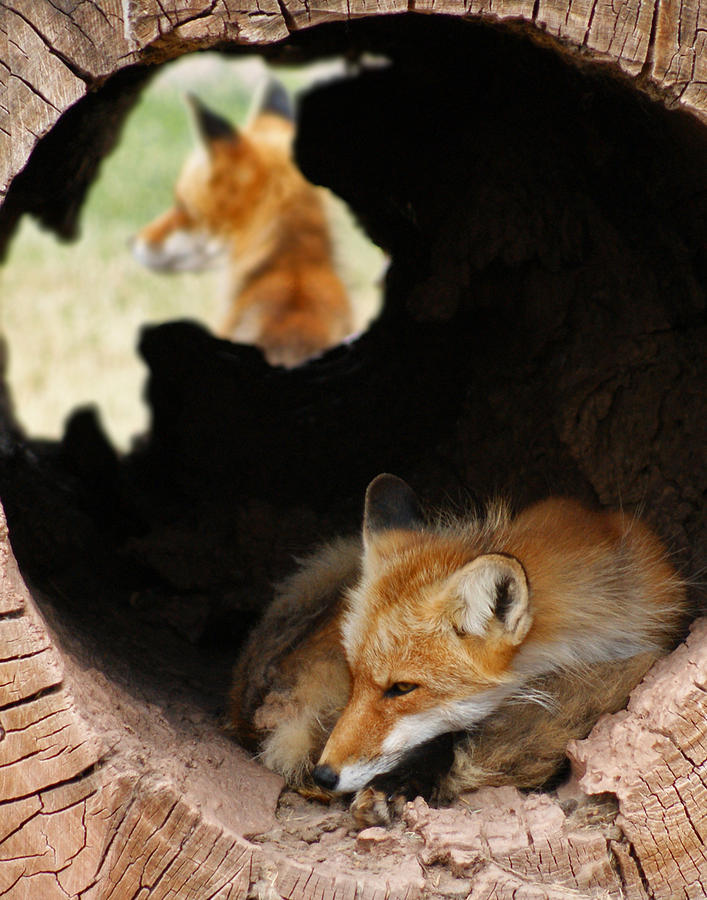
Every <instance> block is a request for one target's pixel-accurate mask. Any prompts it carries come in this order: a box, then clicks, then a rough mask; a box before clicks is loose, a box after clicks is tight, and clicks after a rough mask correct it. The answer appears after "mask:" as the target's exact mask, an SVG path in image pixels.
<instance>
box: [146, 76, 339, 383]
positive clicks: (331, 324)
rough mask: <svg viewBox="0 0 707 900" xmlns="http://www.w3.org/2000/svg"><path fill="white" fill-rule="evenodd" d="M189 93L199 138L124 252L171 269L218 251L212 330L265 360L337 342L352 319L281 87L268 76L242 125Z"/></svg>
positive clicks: (286, 358)
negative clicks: (218, 315)
mask: <svg viewBox="0 0 707 900" xmlns="http://www.w3.org/2000/svg"><path fill="white" fill-rule="evenodd" d="M190 102H191V106H192V108H193V112H194V118H195V121H196V126H197V132H198V137H199V143H200V146H199V147H198V148H197V149H196V150H195V151H194V153H193V154H192V155H191V156H190V157H189V158H188V159H187V160H186V162H185V163H184V166H183V168H182V171H181V173H180V175H179V177H178V179H177V183H176V187H175V204H174V206H173V207H172V208H171V209H169V210H167V212H165V213H163V214H162V215H161V216H158V218H156V219H155V220H154V221H153V222H150V223H149V224H148V225H146V226H145V227H144V228H142V229H141V230H140V231H139V232H138V234H137V235H136V237H135V238H134V240H133V243H132V250H133V254H134V255H135V257H136V258H137V259H138V261H139V262H141V263H143V265H146V266H148V267H149V268H152V269H157V270H160V271H173V272H174V271H180V272H184V271H201V270H203V269H206V268H209V267H211V266H213V265H216V264H219V263H221V262H222V261H224V260H225V263H226V265H227V293H228V309H227V313H226V316H225V319H224V321H223V323H222V325H221V327H220V329H219V333H220V334H221V336H223V337H225V338H229V339H231V340H233V341H238V342H240V343H245V344H255V345H256V346H258V347H260V348H261V349H262V351H263V353H264V355H265V358H266V359H267V361H268V362H269V363H270V364H271V365H282V366H287V367H291V366H295V365H299V364H300V363H302V362H304V361H305V360H307V359H309V358H311V357H312V356H316V355H317V354H319V353H321V352H322V351H323V350H326V349H327V348H329V347H333V346H335V345H336V344H338V343H340V342H341V341H342V340H344V338H346V337H347V336H348V335H349V334H351V332H352V330H353V325H352V309H351V303H350V299H349V296H348V294H347V291H346V289H345V288H344V285H343V283H342V282H341V280H340V278H339V276H338V274H337V273H336V271H335V267H334V262H333V248H332V240H331V235H330V229H329V222H328V219H327V213H326V209H325V206H324V202H323V199H322V191H321V189H319V188H316V187H315V186H314V185H312V184H310V183H309V182H308V181H306V179H305V178H304V176H303V175H302V174H301V172H300V171H299V169H298V168H297V166H296V165H295V163H294V161H293V158H292V143H293V139H294V133H295V132H294V123H293V120H292V117H291V112H290V110H289V99H288V97H287V94H286V93H285V90H284V88H283V87H282V86H281V85H280V84H279V83H278V82H276V81H274V80H273V81H272V82H271V84H270V87H269V89H268V90H267V91H266V93H265V97H264V100H263V102H262V104H261V106H260V108H259V111H258V112H257V113H256V114H255V115H254V116H252V117H251V122H250V124H249V125H247V126H246V127H245V128H244V129H243V130H241V131H239V130H237V129H236V128H235V127H233V126H232V125H231V124H230V123H229V122H227V121H226V120H225V119H222V118H221V117H220V116H217V115H215V114H214V113H212V112H210V111H209V110H208V109H207V108H206V107H205V106H204V105H203V104H202V103H201V102H199V101H198V100H196V99H195V98H191V100H190Z"/></svg>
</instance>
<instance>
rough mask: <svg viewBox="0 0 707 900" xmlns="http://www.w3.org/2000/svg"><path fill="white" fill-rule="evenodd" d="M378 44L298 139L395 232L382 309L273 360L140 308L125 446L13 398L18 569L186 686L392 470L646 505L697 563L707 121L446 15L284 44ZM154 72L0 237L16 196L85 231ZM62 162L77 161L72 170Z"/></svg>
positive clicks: (26, 179)
mask: <svg viewBox="0 0 707 900" xmlns="http://www.w3.org/2000/svg"><path fill="white" fill-rule="evenodd" d="M226 49H228V48H226ZM363 50H366V51H371V52H373V53H376V54H381V55H383V56H386V57H387V58H388V59H389V60H390V63H389V64H388V65H385V66H376V67H373V68H371V69H370V70H365V69H363V70H360V71H354V72H352V75H351V77H349V78H347V79H344V80H342V81H339V82H333V83H330V84H328V85H325V86H323V87H320V88H318V89H316V90H314V91H313V92H311V93H310V94H309V95H308V96H307V97H306V98H305V99H304V101H303V103H302V107H301V119H300V128H299V135H298V145H297V153H298V158H299V160H300V162H301V165H302V167H303V169H304V171H305V173H306V174H307V175H308V177H310V178H311V179H312V180H313V181H316V182H318V183H323V184H325V185H327V186H329V187H331V188H332V189H333V190H334V191H335V192H337V193H338V194H339V195H340V196H341V197H343V198H344V199H345V200H346V201H347V202H348V203H349V204H350V205H351V207H352V208H353V210H354V211H355V213H356V214H357V215H358V216H359V217H360V220H361V222H362V223H363V224H364V225H365V227H366V229H367V230H368V232H369V233H370V235H371V236H372V237H373V239H374V240H375V241H376V242H378V243H379V244H380V245H381V246H382V247H384V248H385V249H386V250H388V251H389V253H390V254H391V257H392V264H391V267H390V270H389V273H388V276H387V282H386V286H385V309H384V312H383V314H382V315H381V317H380V318H379V320H378V321H376V322H375V323H374V325H373V326H372V328H371V329H370V331H369V332H368V333H367V334H366V335H364V336H363V337H362V338H360V339H359V340H358V341H357V342H355V343H354V344H352V345H349V346H344V347H340V348H338V349H336V350H334V351H332V352H330V353H328V354H327V355H326V356H325V357H324V358H322V359H320V360H316V361H314V362H311V363H310V364H308V365H306V366H304V367H302V368H300V369H297V370H294V371H285V370H280V369H271V368H269V367H268V366H267V365H266V364H265V363H264V362H263V359H262V357H261V355H260V353H259V352H258V351H257V350H255V349H253V348H249V347H242V346H236V345H233V344H230V343H228V342H225V341H221V340H217V339H216V338H214V337H212V336H211V335H210V334H208V333H207V332H206V331H205V330H204V329H202V328H201V327H199V326H197V325H195V324H191V323H186V322H178V323H170V324H166V325H163V326H160V327H152V328H149V329H147V330H146V331H145V332H144V333H143V334H142V336H141V337H140V340H139V352H140V353H141V354H142V356H143V357H144V359H145V360H146V362H147V364H148V366H149V370H150V376H149V383H148V388H147V390H148V396H149V402H150V406H151V410H152V417H153V418H152V426H151V430H150V433H149V434H148V435H146V436H145V437H144V438H143V440H142V441H141V443H140V446H139V447H138V448H137V449H136V450H135V451H134V452H132V453H131V454H129V455H127V456H124V457H121V456H119V455H118V454H117V453H116V452H115V451H114V449H113V448H112V447H111V446H110V445H109V444H108V442H107V441H106V439H105V437H103V435H102V433H101V428H100V423H99V422H98V421H97V420H96V418H95V416H94V415H93V414H92V413H91V412H88V411H77V413H76V414H75V416H74V417H73V418H72V420H71V422H70V423H69V424H68V426H67V430H66V435H65V437H64V439H63V440H62V441H61V442H57V443H46V442H39V441H36V440H34V439H33V438H32V436H31V435H23V434H21V433H20V432H19V430H18V429H17V428H16V427H15V426H14V425H13V424H12V421H11V418H10V414H9V412H6V413H5V416H4V427H3V440H2V445H1V446H0V452H1V465H0V495H1V496H2V502H3V504H4V507H5V510H6V513H7V516H8V521H9V526H10V534H11V538H12V542H13V547H14V549H15V552H16V555H17V557H18V560H19V562H20V565H21V567H22V569H23V571H24V572H25V574H26V575H27V576H28V577H29V579H30V580H31V582H32V583H34V584H36V585H39V586H40V587H41V588H42V590H43V591H44V593H45V595H46V596H47V597H49V598H50V600H51V609H52V610H53V612H52V613H51V616H52V621H53V622H54V624H55V627H56V628H57V629H60V630H61V629H66V632H67V634H68V633H73V634H75V635H76V634H78V635H83V636H84V637H82V639H81V644H82V645H83V647H84V651H83V652H85V653H87V654H88V655H89V656H90V658H91V659H92V660H94V661H95V665H96V666H100V667H103V668H105V669H106V670H107V671H109V672H111V674H112V673H115V677H124V679H125V680H126V682H130V680H131V679H133V680H134V679H142V681H143V682H144V684H146V685H149V686H151V690H152V691H153V692H154V697H155V702H159V699H160V697H161V696H162V694H163V692H164V690H165V686H166V685H169V688H170V690H172V689H173V686H174V684H175V683H180V681H181V683H182V684H183V687H184V690H185V692H192V691H193V692H195V695H196V696H197V697H198V698H199V702H201V703H203V704H204V707H205V708H207V709H208V710H209V711H211V712H215V711H216V709H217V707H218V705H219V702H220V698H221V697H222V695H223V692H224V691H225V687H226V683H227V679H228V671H229V667H230V664H231V662H232V661H233V658H234V656H235V653H236V650H237V646H238V644H239V643H240V642H241V641H242V639H243V637H244V635H245V634H246V633H247V629H248V627H249V626H250V624H251V623H252V622H253V620H254V618H255V617H257V615H258V612H259V610H261V609H262V608H263V605H264V604H265V603H266V602H267V599H268V597H269V595H270V592H271V585H272V582H273V580H274V579H276V578H278V577H279V576H281V575H282V574H284V573H285V572H286V571H288V569H289V568H290V567H291V566H292V557H293V555H297V554H301V553H302V552H304V551H306V549H307V548H309V547H311V546H312V545H313V544H315V543H317V542H319V541H322V540H325V539H327V538H328V537H330V536H332V535H333V534H337V533H342V532H346V531H350V530H354V529H356V528H357V527H358V522H359V518H360V514H361V506H362V497H363V490H364V488H365V485H366V483H367V482H368V480H369V479H370V478H371V477H373V476H374V475H376V474H377V473H379V472H381V471H392V472H395V473H397V474H399V475H401V476H403V477H405V478H406V479H408V480H409V481H410V482H411V483H412V484H413V485H414V486H415V488H416V489H417V490H418V491H419V492H420V494H421V495H422V496H423V497H424V498H425V499H426V500H427V501H430V502H432V503H452V504H456V505H457V506H464V505H473V504H475V503H477V502H479V501H480V500H482V499H483V498H485V497H488V496H489V495H492V494H497V493H502V494H507V495H508V496H510V497H511V498H512V500H513V502H514V503H515V504H517V505H523V504H525V503H527V502H529V501H532V500H533V499H536V498H539V497H541V496H544V495H547V494H549V493H568V494H573V495H577V496H580V497H583V498H584V499H586V500H588V501H589V502H592V503H597V504H600V505H618V504H623V505H624V507H626V508H628V509H634V508H641V509H642V511H643V514H644V515H645V516H646V518H647V519H648V520H650V521H652V522H653V524H655V525H656V526H657V527H658V529H659V531H660V532H661V533H662V534H663V536H664V537H665V538H666V540H668V542H669V543H670V546H671V547H672V548H674V550H675V552H676V554H677V555H676V559H677V562H678V564H679V565H680V567H681V568H682V569H683V570H684V571H685V572H687V573H690V572H694V571H696V570H697V569H699V568H700V567H701V566H703V565H704V544H705V540H704V539H705V533H706V531H707V527H706V523H705V518H704V500H705V494H706V493H707V484H706V482H705V468H704V458H703V453H704V437H705V433H704V429H705V424H704V423H705V421H707V414H706V410H705V392H704V384H705V380H704V379H705V366H704V363H705V353H704V347H705V345H706V343H707V342H706V338H707V335H706V329H705V293H706V291H707V258H706V257H705V253H704V248H705V246H707V173H705V170H704V165H703V163H704V159H705V153H706V151H707V134H706V133H705V130H704V128H702V127H701V126H699V125H698V124H697V123H695V122H693V121H691V120H690V119H689V118H688V117H686V116H685V115H684V114H682V113H679V112H676V111H668V110H666V109H664V108H663V107H662V106H661V105H660V104H658V103H657V102H654V101H652V100H650V99H648V98H647V97H645V96H643V95H642V94H640V93H639V92H637V91H636V90H635V89H633V88H632V87H631V86H630V85H629V84H627V83H626V82H625V81H624V80H622V79H621V78H620V77H619V76H618V75H617V74H616V73H614V72H612V71H609V70H602V69H599V68H596V67H591V66H589V65H582V66H580V65H575V64H574V63H571V62H569V61H567V60H566V59H564V58H562V57H561V56H560V55H559V54H558V53H556V52H555V51H554V50H552V49H551V48H548V47H544V46H540V45H538V44H537V43H535V42H533V41H531V40H529V39H528V38H527V36H525V35H522V34H518V33H513V32H511V31H508V30H505V31H504V30H502V29H500V28H499V29H496V28H491V27H489V26H483V27H482V26H480V25H477V24H473V23H464V22H459V21H453V20H450V19H443V18H431V17H424V18H414V17H413V18H408V17H395V18H391V19H385V20H382V21H375V22H374V21H371V22H367V21H363V22H360V23H357V24H355V25H349V26H347V27H346V28H343V27H334V26H332V27H328V26H327V27H322V28H318V29H312V30H311V31H310V32H308V33H306V34H305V35H303V36H302V37H301V38H299V39H298V40H294V39H293V41H292V42H291V43H290V44H289V45H287V46H286V47H281V48H276V50H274V51H273V54H275V55H277V56H279V58H280V59H283V60H291V59H309V58H316V57H318V56H322V55H325V54H328V53H331V52H337V53H343V52H348V53H349V54H350V55H351V56H352V57H354V58H355V56H356V53H357V52H358V51H363ZM148 75H149V71H148V70H142V69H135V70H131V71H129V72H125V73H123V74H121V75H118V76H116V77H115V78H114V79H112V80H111V81H109V82H108V83H106V84H105V85H104V86H103V87H102V88H101V89H100V90H99V91H98V92H97V93H96V94H94V95H92V96H90V97H88V98H86V100H84V101H82V102H81V103H79V104H78V105H77V106H76V107H75V108H74V109H73V110H70V111H69V112H68V113H67V114H66V116H65V117H64V118H63V119H62V120H61V121H60V123H59V124H58V125H57V127H56V128H55V129H54V131H53V132H52V133H51V134H50V135H49V136H48V137H47V138H46V139H45V140H44V141H42V142H41V143H40V144H39V146H38V148H37V150H36V152H35V154H34V155H33V157H32V160H31V161H30V164H29V166H28V167H27V169H26V171H25V174H24V175H22V176H19V177H18V179H17V181H16V183H15V185H14V186H13V190H12V193H11V196H10V198H9V199H8V205H7V206H6V208H5V211H4V216H5V218H4V220H3V226H2V227H3V228H4V229H5V234H6V235H7V234H9V233H10V231H11V226H12V225H13V224H14V222H15V220H16V218H17V215H18V214H19V213H20V212H22V211H28V212H31V213H34V214H35V215H37V216H38V217H39V218H40V219H41V221H42V222H44V223H45V224H47V225H49V226H51V227H53V228H54V229H55V230H56V231H57V232H58V233H59V234H61V235H63V236H71V234H73V233H74V231H75V225H76V221H77V218H76V217H77V210H78V208H79V206H80V201H81V199H82V198H83V195H84V192H85V189H86V186H87V185H88V184H89V183H90V180H91V178H92V177H93V176H94V174H95V171H96V168H97V163H98V161H99V160H100V158H101V156H102V155H103V154H104V153H105V152H106V151H107V149H108V148H109V146H111V144H112V142H113V140H115V138H116V136H117V134H118V132H119V124H120V122H121V121H122V119H123V117H124V115H125V114H126V113H127V112H128V111H129V108H130V105H131V104H132V102H133V99H134V97H135V95H136V91H137V90H138V89H139V87H140V86H141V84H142V83H143V81H144V80H145V78H146V77H147V76H148ZM68 158H78V159H81V160H85V165H83V166H79V167H78V169H77V170H76V171H77V178H76V179H75V181H74V182H72V183H70V184H69V186H68V187H67V189H66V191H65V192H64V193H63V194H62V193H58V192H57V191H56V189H55V184H56V179H57V178H58V180H60V181H63V180H64V179H63V178H62V177H61V172H59V173H58V174H57V173H55V174H54V175H52V174H51V169H52V165H53V163H54V162H55V161H56V160H57V159H65V160H66V159H68ZM76 290H77V292H80V290H81V287H80V285H77V286H76ZM79 299H80V298H79ZM89 299H90V298H86V302H89ZM11 349H12V348H10V351H11ZM86 648H90V650H87V649H86ZM121 673H122V675H121Z"/></svg>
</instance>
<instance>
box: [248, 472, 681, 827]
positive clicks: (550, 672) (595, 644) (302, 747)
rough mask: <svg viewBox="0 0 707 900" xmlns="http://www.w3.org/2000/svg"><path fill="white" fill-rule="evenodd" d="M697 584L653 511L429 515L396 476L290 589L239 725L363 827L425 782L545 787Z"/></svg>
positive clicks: (270, 625)
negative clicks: (653, 520)
mask: <svg viewBox="0 0 707 900" xmlns="http://www.w3.org/2000/svg"><path fill="white" fill-rule="evenodd" d="M685 616H686V599H685V592H684V588H683V584H682V582H681V580H680V579H679V578H678V576H677V575H676V573H675V571H674V569H673V568H672V566H671V565H670V563H669V562H668V560H667V558H666V552H665V550H664V548H663V547H662V545H661V544H660V542H659V541H658V539H657V538H656V537H655V536H654V535H653V534H652V532H651V531H649V530H648V528H647V527H646V526H645V525H643V524H642V523H641V522H639V521H638V520H636V519H634V518H629V517H626V516H624V515H623V514H622V513H618V512H595V511H591V510H589V509H586V508H584V507H583V506H581V505H580V504H579V503H578V502H576V501H574V500H569V499H561V498H551V499H548V500H544V501H542V502H540V503H537V504H536V505H534V506H531V507H529V508H528V509H526V510H525V511H524V512H521V513H520V514H519V515H517V516H515V517H513V516H511V515H510V514H509V512H508V509H507V507H506V506H505V505H503V504H495V505H492V506H491V507H489V508H488V510H487V511H486V514H485V515H484V516H483V517H479V518H476V517H471V518H462V519H454V518H451V517H447V518H444V519H440V520H439V521H436V522H433V523H429V522H426V521H425V519H424V518H423V514H422V512H421V509H420V506H419V504H418V501H417V498H416V496H415V494H414V493H413V491H412V490H411V488H410V487H409V486H408V485H407V484H406V483H405V482H404V481H402V480H400V479H399V478H396V477H394V476H392V475H379V476H378V477H377V478H376V479H375V480H374V481H373V482H372V483H371V484H370V485H369V487H368V490H367V492H366V498H365V507H364V518H363V534H362V538H360V539H359V538H356V539H348V540H346V539H340V540H338V541H336V542H334V543H332V544H331V545H329V546H327V547H325V548H324V549H322V550H320V551H319V552H318V553H316V554H315V555H314V556H312V557H311V558H310V559H308V560H307V561H305V562H304V564H303V565H302V567H301V569H300V571H299V572H298V573H296V574H295V575H294V576H292V577H291V578H290V579H289V580H288V581H286V582H285V583H284V584H283V585H282V586H281V587H280V589H279V591H278V593H277V595H276V599H275V601H274V603H273V605H272V607H271V608H270V609H269V610H268V612H267V613H266V615H265V617H264V619H263V620H262V622H261V623H260V625H259V626H258V627H257V628H256V630H255V632H254V634H253V635H252V636H251V638H250V640H249V642H248V644H247V645H246V647H245V649H244V651H243V653H242V655H241V657H240V659H239V661H238V663H237V665H236V668H235V673H234V683H233V688H232V693H231V708H230V718H231V723H232V727H233V730H234V732H235V734H236V735H237V736H238V738H239V739H240V740H241V741H242V742H244V743H246V744H247V745H250V746H251V747H253V748H255V749H256V750H257V751H258V752H259V753H260V755H261V757H262V759H263V761H264V763H265V764H266V765H267V766H269V767H270V768H272V769H274V770H275V771H277V772H280V773H281V774H282V775H283V776H284V777H285V779H286V780H287V781H288V782H289V784H290V785H292V786H294V787H295V788H297V789H300V790H302V791H305V792H306V791H307V790H309V791H310V792H314V793H315V794H316V792H317V791H318V790H319V791H320V792H321V793H322V794H324V793H326V792H338V793H345V794H349V793H353V794H355V797H354V801H353V806H352V811H353V813H354V817H355V819H356V820H357V821H358V823H359V824H360V825H364V824H373V823H386V822H388V821H390V819H391V816H392V815H393V814H394V812H395V811H396V809H397V808H398V806H399V805H400V803H401V802H404V800H405V799H406V798H410V797H411V796H414V795H415V794H417V793H422V794H423V795H427V796H428V797H435V798H436V799H438V800H441V801H442V802H444V801H449V800H451V799H453V798H454V797H456V796H457V795H458V794H459V793H460V792H462V791H465V790H470V789H473V788H477V787H479V786H481V785H501V784H513V785H516V786H518V787H522V788H537V787H541V786H543V785H546V784H548V783H549V782H550V781H551V780H552V779H553V777H556V776H557V775H558V773H559V772H561V770H562V768H563V762H564V760H565V755H564V753H565V747H566V745H567V742H568V741H569V740H570V739H572V738H583V737H585V736H586V735H587V734H588V733H589V731H590V730H591V728H592V726H593V725H594V723H595V722H596V721H597V719H598V718H599V716H600V715H601V714H602V713H606V712H615V711H616V710H618V709H620V708H621V707H622V706H623V705H624V704H625V703H626V701H627V698H628V695H629V692H630V691H631V689H632V688H633V687H634V686H635V685H636V684H637V683H638V681H639V680H640V679H641V678H642V676H643V675H644V673H645V672H646V671H647V669H648V668H649V666H650V665H651V664H652V663H653V662H654V661H655V660H656V659H657V658H658V657H659V656H661V655H663V654H665V653H666V652H668V651H669V650H670V649H671V648H672V647H673V645H674V644H675V643H676V642H677V641H678V640H679V638H680V636H681V631H682V628H683V625H684V622H685Z"/></svg>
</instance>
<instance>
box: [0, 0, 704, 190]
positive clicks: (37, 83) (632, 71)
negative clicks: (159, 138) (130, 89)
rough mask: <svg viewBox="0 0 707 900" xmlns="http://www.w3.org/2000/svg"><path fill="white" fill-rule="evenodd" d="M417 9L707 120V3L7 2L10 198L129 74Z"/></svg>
mask: <svg viewBox="0 0 707 900" xmlns="http://www.w3.org/2000/svg"><path fill="white" fill-rule="evenodd" d="M410 10H414V11H415V12H417V13H439V14H445V15H451V16H459V17H479V18H483V19H488V20H492V21H498V20H513V21H515V22H518V21H520V22H523V23H525V24H526V26H527V27H528V28H529V29H530V32H531V33H535V34H537V35H538V36H540V35H549V36H550V37H551V38H552V39H556V42H557V46H564V47H565V48H566V49H567V50H568V51H569V52H571V53H574V54H575V56H579V57H580V58H582V57H583V58H586V59H590V60H598V61H605V62H613V63H615V64H617V65H618V67H619V68H620V69H621V70H622V71H623V72H625V73H626V74H628V75H629V76H630V77H632V78H634V79H635V83H636V85H637V86H640V87H643V88H646V89H648V90H650V91H653V92H654V93H655V92H657V93H658V94H659V95H660V96H661V97H662V98H663V99H664V100H665V101H666V102H668V103H671V104H677V105H680V106H682V107H684V108H685V109H686V110H687V111H688V112H691V113H692V114H694V115H695V116H696V117H697V118H699V119H701V120H702V121H707V53H705V52H704V51H705V42H706V41H707V8H706V7H705V5H704V2H701V0H681V2H676V3H666V2H661V0H653V2H648V0H628V2H625V3H621V4H615V3H613V2H610V0H416V2H414V3H412V2H408V0H376V2H375V3H374V2H371V0H249V2H247V3H246V2H245V0H240V2H235V0H127V2H125V3H122V2H120V0H86V2H83V3H78V4H75V5H71V6H63V5H61V4H56V3H52V2H50V0H6V2H4V3H3V4H2V7H0V31H2V32H3V37H4V36H5V35H7V39H6V40H4V41H3V48H4V52H3V53H2V54H0V78H1V79H2V81H3V84H4V86H5V91H4V93H5V95H6V97H7V101H0V150H1V151H2V152H1V153H0V161H1V162H0V200H1V199H2V198H3V197H4V195H5V193H6V192H7V189H8V186H9V184H10V182H11V181H12V179H13V178H14V176H15V175H16V174H17V173H18V172H20V171H21V170H22V169H23V168H24V166H25V165H26V162H27V160H28V158H29V156H30V154H31V152H32V150H33V148H34V146H35V144H36V143H37V141H38V140H39V139H40V138H42V137H43V136H44V135H45V134H47V133H48V132H49V131H50V130H51V128H52V127H53V125H54V124H55V123H56V122H57V120H58V118H59V117H60V116H61V114H62V113H63V112H64V111H65V110H66V109H67V108H68V107H70V106H71V105H72V104H73V103H75V102H76V101H77V100H78V99H79V98H81V97H82V96H84V95H85V94H86V92H87V91H89V90H92V89H94V88H95V87H97V86H99V85H100V84H101V83H102V81H103V80H104V79H105V78H106V77H108V76H109V75H111V74H114V73H116V72H117V71H119V70H120V69H122V68H123V67H124V66H127V65H130V64H133V63H137V62H148V63H150V62H159V61H161V60H164V59H169V58H171V57H174V56H178V55H180V54H181V53H184V52H187V51H189V50H192V49H200V48H205V47H210V46H214V45H217V44H221V43H224V42H233V43H239V44H244V45H249V46H257V45H262V46H264V45H268V44H272V43H275V42H278V41H281V40H284V39H285V38H287V36H288V35H289V34H290V33H292V32H294V31H299V30H301V29H305V28H310V27H311V26H313V25H317V24H321V23H324V22H334V21H344V20H353V19H358V18H362V17H365V16H380V15H385V14H392V13H400V12H408V11H410Z"/></svg>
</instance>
